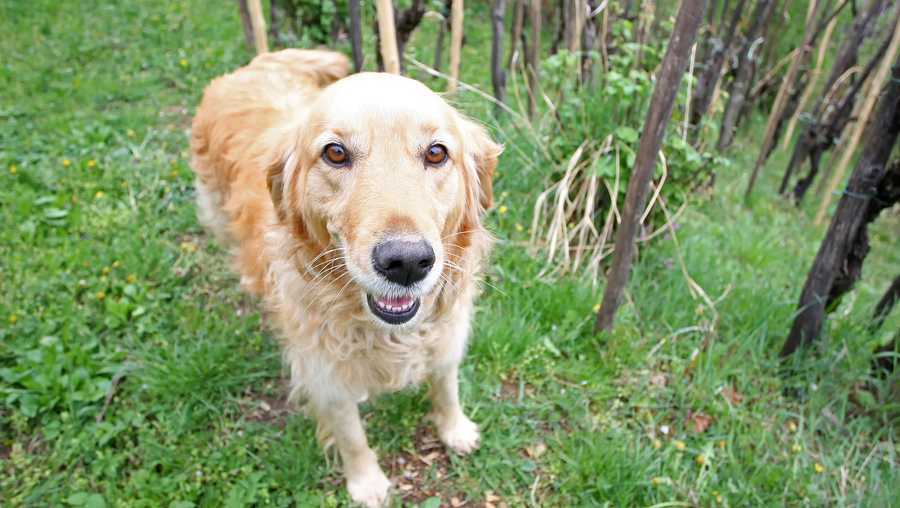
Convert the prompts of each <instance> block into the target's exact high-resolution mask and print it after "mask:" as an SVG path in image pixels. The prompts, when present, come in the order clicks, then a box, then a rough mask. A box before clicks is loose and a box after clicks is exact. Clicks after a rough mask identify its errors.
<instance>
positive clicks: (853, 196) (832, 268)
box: [781, 30, 900, 358]
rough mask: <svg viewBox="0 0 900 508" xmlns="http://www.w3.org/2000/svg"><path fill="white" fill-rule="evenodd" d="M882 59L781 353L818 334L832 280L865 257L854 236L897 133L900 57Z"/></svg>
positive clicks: (830, 296) (861, 225)
mask: <svg viewBox="0 0 900 508" xmlns="http://www.w3.org/2000/svg"><path fill="white" fill-rule="evenodd" d="M897 33H900V30H897V31H895V32H894V35H895V37H893V38H892V39H897V37H896V35H897ZM884 62H885V63H886V65H884V66H883V68H890V67H891V64H892V63H893V64H894V65H895V67H894V71H893V76H891V77H892V79H891V80H890V81H889V82H888V83H887V84H886V86H885V87H884V89H883V92H882V89H881V88H873V92H872V93H870V94H869V97H877V98H878V107H877V108H875V111H876V113H875V118H873V120H872V123H871V124H870V125H868V126H867V128H866V129H865V130H866V142H865V146H864V148H863V150H862V154H861V155H860V157H859V161H858V162H857V163H856V168H855V169H854V170H853V174H852V175H851V176H850V181H849V182H848V183H847V192H845V193H843V195H842V196H841V200H840V202H839V203H838V207H837V211H836V212H835V214H834V217H832V219H831V224H830V225H829V226H828V231H827V232H826V233H825V238H824V239H823V240H822V244H821V245H820V246H819V251H818V253H817V254H816V258H815V260H814V261H813V263H812V268H810V270H809V274H808V275H807V276H806V282H805V283H804V285H803V291H802V292H801V293H800V302H799V303H798V304H797V313H796V315H795V317H794V322H793V324H792V325H791V331H790V333H789V334H788V337H787V339H786V340H785V341H784V346H783V347H782V348H781V357H782V358H785V357H787V356H789V355H791V354H793V353H794V352H795V351H797V349H799V348H800V347H803V346H806V345H809V344H811V343H812V342H813V341H815V340H816V339H817V338H818V337H819V335H820V334H821V332H822V328H823V326H824V324H825V316H826V310H827V307H828V305H829V304H833V303H834V302H833V300H832V299H833V297H834V296H837V295H838V294H839V293H840V292H842V288H840V287H838V288H835V284H836V283H837V282H838V279H839V278H842V277H843V276H845V275H846V274H847V271H848V269H849V268H848V265H849V264H850V263H851V259H852V258H854V257H858V256H860V255H861V256H862V257H865V251H863V252H860V250H859V247H855V246H854V244H856V242H857V240H858V239H859V237H858V235H860V234H861V233H862V234H864V233H863V231H864V229H863V228H864V227H865V221H866V215H867V212H868V210H869V208H870V207H871V206H872V204H873V203H874V200H875V199H876V197H877V195H876V194H877V192H878V187H879V186H880V185H881V183H882V180H883V179H884V178H885V175H886V174H887V170H886V168H885V166H887V164H888V160H889V158H890V155H891V152H892V151H893V148H894V145H895V144H896V143H897V137H898V135H900V122H898V120H900V67H896V66H897V65H898V64H900V61H894V60H892V59H887V58H886V59H885V60H884ZM880 70H881V69H879V71H880ZM882 81H885V80H882ZM860 125H865V122H860V123H858V124H857V126H860ZM849 152H852V150H850V149H848V150H847V152H845V153H849ZM835 289H837V291H835Z"/></svg>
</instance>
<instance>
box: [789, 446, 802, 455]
mask: <svg viewBox="0 0 900 508" xmlns="http://www.w3.org/2000/svg"><path fill="white" fill-rule="evenodd" d="M791 451H792V452H794V453H800V452H802V451H803V447H802V446H800V445H798V444H794V446H792V447H791Z"/></svg>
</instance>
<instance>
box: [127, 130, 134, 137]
mask: <svg viewBox="0 0 900 508" xmlns="http://www.w3.org/2000/svg"><path fill="white" fill-rule="evenodd" d="M125 135H126V136H128V137H129V138H133V137H134V131H133V130H131V129H128V130H127V131H125Z"/></svg>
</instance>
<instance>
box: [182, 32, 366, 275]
mask: <svg viewBox="0 0 900 508" xmlns="http://www.w3.org/2000/svg"><path fill="white" fill-rule="evenodd" d="M348 68H349V62H348V61H347V58H346V57H345V56H343V55H342V54H340V53H335V52H331V51H316V50H299V49H287V50H283V51H278V52H275V53H266V54H263V55H260V56H258V57H256V58H254V59H253V61H252V62H250V64H249V65H247V66H245V67H242V68H240V69H238V70H237V71H235V72H232V73H231V74H226V75H225V76H222V77H219V78H217V79H215V80H214V81H213V82H212V83H210V85H209V86H208V87H206V90H205V91H204V93H203V100H202V102H201V103H200V107H199V108H198V109H197V114H196V116H195V117H194V122H193V125H192V128H191V153H192V157H191V166H192V167H193V169H194V172H195V173H196V174H197V207H198V215H199V217H200V221H201V223H203V225H204V226H206V227H207V228H209V229H210V230H211V231H212V232H214V233H215V234H216V235H217V236H218V237H219V238H220V239H223V240H227V241H228V242H229V243H232V244H234V245H236V246H238V248H239V250H238V252H237V256H239V260H238V261H239V262H238V264H239V266H241V268H242V270H241V272H242V284H243V285H244V287H245V288H247V289H248V290H251V291H253V292H255V293H260V292H261V290H262V286H261V285H262V284H263V280H264V274H265V270H266V261H265V260H264V259H262V256H261V255H260V253H261V252H262V241H263V238H262V226H263V225H264V224H266V223H268V222H269V221H272V220H274V210H273V207H272V203H271V200H270V198H269V192H268V189H267V187H266V178H265V169H266V167H267V166H268V165H269V164H272V163H273V162H275V161H277V160H278V159H279V158H280V157H281V156H282V154H283V153H285V152H286V151H287V150H288V148H289V147H290V143H292V142H293V141H294V139H293V137H292V136H293V134H295V133H296V127H297V125H296V118H298V116H299V115H298V114H297V113H298V112H299V111H302V109H303V108H304V107H305V105H306V103H307V102H308V101H309V99H310V98H311V97H312V96H313V95H315V94H316V93H318V91H319V90H321V89H322V88H323V87H325V86H327V85H328V84H330V83H332V82H334V81H336V80H338V79H340V78H342V77H344V76H346V75H347V72H348Z"/></svg>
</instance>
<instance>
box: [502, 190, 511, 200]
mask: <svg viewBox="0 0 900 508" xmlns="http://www.w3.org/2000/svg"><path fill="white" fill-rule="evenodd" d="M507 196H509V192H506V191H503V192H501V193H500V199H506V197H507Z"/></svg>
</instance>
